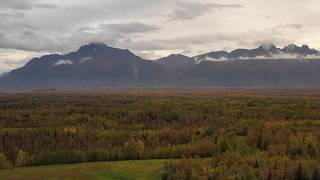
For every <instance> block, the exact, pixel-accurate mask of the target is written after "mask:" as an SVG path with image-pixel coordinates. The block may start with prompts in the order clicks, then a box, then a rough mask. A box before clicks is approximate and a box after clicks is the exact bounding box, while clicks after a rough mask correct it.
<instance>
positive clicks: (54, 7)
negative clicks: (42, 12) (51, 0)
mask: <svg viewBox="0 0 320 180" xmlns="http://www.w3.org/2000/svg"><path fill="white" fill-rule="evenodd" d="M35 7H37V8H42V9H58V8H59V6H57V5H54V4H36V5H35Z"/></svg>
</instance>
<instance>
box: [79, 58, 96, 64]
mask: <svg viewBox="0 0 320 180" xmlns="http://www.w3.org/2000/svg"><path fill="white" fill-rule="evenodd" d="M91 61H94V59H93V58H92V57H84V58H82V59H81V60H80V63H87V62H91Z"/></svg>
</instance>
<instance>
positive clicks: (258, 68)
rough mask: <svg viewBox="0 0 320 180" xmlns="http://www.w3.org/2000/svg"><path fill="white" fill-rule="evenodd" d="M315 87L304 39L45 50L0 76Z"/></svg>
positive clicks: (94, 82) (7, 84)
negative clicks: (198, 51) (247, 45)
mask: <svg viewBox="0 0 320 180" xmlns="http://www.w3.org/2000/svg"><path fill="white" fill-rule="evenodd" d="M116 87H191V88H197V87H246V88H311V87H320V53H319V51H317V50H315V49H311V48H310V47H308V46H307V45H303V46H301V47H299V46H296V45H293V44H291V45H288V46H286V47H284V48H278V47H276V46H275V45H261V46H259V47H258V48H255V49H236V50H234V51H231V52H227V51H213V52H210V53H207V54H202V55H199V56H195V57H188V56H184V55H181V54H172V55H170V56H168V57H163V58H161V59H158V60H154V61H151V60H145V59H143V58H141V57H139V56H136V55H135V54H134V53H132V52H131V51H129V50H124V49H118V48H113V47H110V46H107V45H106V44H104V43H91V44H87V45H84V46H81V47H80V48H79V49H78V50H77V51H75V52H71V53H68V54H63V55H60V54H50V55H45V56H42V57H39V58H33V59H31V60H30V61H29V62H28V63H27V64H26V65H24V66H23V67H21V68H18V69H16V70H13V71H11V72H9V73H6V74H2V75H1V76H0V88H3V89H6V88H12V89H35V88H116Z"/></svg>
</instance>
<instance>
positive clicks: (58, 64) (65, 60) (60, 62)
mask: <svg viewBox="0 0 320 180" xmlns="http://www.w3.org/2000/svg"><path fill="white" fill-rule="evenodd" d="M72 64H74V62H73V61H71V60H69V59H61V60H59V61H57V62H55V63H54V64H53V66H61V65H72Z"/></svg>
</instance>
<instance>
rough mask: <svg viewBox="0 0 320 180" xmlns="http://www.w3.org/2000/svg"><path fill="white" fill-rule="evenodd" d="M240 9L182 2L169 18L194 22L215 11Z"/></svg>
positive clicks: (238, 6)
mask: <svg viewBox="0 0 320 180" xmlns="http://www.w3.org/2000/svg"><path fill="white" fill-rule="evenodd" d="M240 7H242V6H241V5H240V4H217V3H199V2H182V3H178V4H177V7H176V9H175V10H174V12H173V13H172V14H170V15H169V17H170V19H171V20H192V19H195V18H197V17H199V16H202V15H204V14H206V13H209V12H212V11H213V10H217V9H225V8H240Z"/></svg>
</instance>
